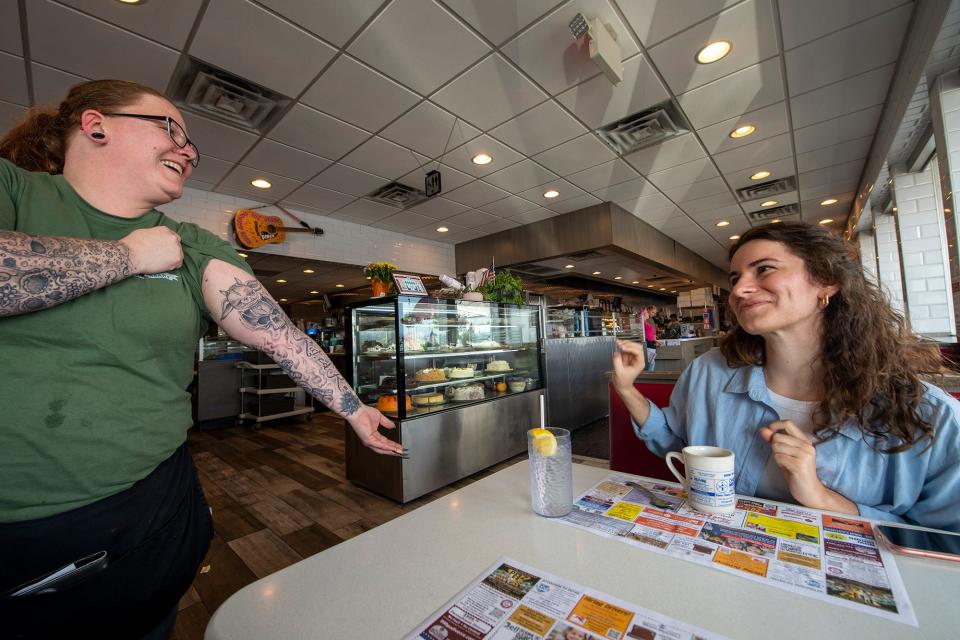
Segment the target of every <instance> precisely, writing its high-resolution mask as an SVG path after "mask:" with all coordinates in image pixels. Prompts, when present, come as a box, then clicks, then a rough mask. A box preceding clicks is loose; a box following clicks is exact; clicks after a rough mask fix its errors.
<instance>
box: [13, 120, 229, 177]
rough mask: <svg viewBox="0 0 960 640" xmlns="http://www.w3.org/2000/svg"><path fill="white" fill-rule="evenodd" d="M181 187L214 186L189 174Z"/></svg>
mask: <svg viewBox="0 0 960 640" xmlns="http://www.w3.org/2000/svg"><path fill="white" fill-rule="evenodd" d="M2 106H3V104H2V103H0V107H2ZM2 124H3V118H2V114H0V126H2ZM230 166H231V167H232V166H233V165H232V164H231V165H230ZM183 186H185V187H190V188H191V189H199V190H201V191H213V188H214V187H215V186H216V185H215V184H214V183H212V182H204V181H203V180H197V179H195V178H194V177H193V175H192V174H191V175H190V177H189V178H187V180H186V182H184V183H183Z"/></svg>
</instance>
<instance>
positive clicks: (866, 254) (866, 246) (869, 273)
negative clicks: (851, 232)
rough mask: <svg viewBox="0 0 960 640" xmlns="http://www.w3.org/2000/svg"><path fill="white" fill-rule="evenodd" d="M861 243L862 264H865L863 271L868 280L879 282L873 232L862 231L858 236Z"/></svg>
mask: <svg viewBox="0 0 960 640" xmlns="http://www.w3.org/2000/svg"><path fill="white" fill-rule="evenodd" d="M857 241H858V242H859V243H860V264H862V265H863V272H864V275H866V277H867V280H869V281H870V282H873V283H876V282H877V248H876V246H875V244H874V237H873V232H872V230H871V232H870V233H861V234H860V235H858V236H857Z"/></svg>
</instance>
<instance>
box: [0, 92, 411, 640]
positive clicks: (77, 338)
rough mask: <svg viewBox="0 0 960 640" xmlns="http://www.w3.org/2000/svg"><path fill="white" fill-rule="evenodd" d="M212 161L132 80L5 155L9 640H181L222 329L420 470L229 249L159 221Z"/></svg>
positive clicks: (56, 114) (2, 543)
mask: <svg viewBox="0 0 960 640" xmlns="http://www.w3.org/2000/svg"><path fill="white" fill-rule="evenodd" d="M198 159H199V158H198V151H197V148H196V146H195V145H194V144H193V143H192V142H191V141H190V139H189V138H188V137H187V132H186V129H185V127H184V124H183V117H182V116H181V115H180V113H179V112H178V111H177V109H176V108H175V107H174V106H173V105H172V104H171V103H170V102H169V101H168V100H166V99H165V98H164V97H163V95H162V94H160V93H158V92H156V91H154V90H153V89H150V88H149V87H145V86H142V85H138V84H135V83H131V82H123V81H117V80H100V81H94V82H86V83H83V84H79V85H77V86H75V87H73V88H72V89H71V90H70V92H69V94H68V95H67V97H66V99H65V100H64V101H63V102H62V103H61V104H60V105H59V107H58V108H55V109H53V110H51V111H45V110H35V111H32V112H31V113H30V114H28V116H27V119H26V121H25V122H24V123H22V124H21V125H19V126H18V127H16V128H15V129H13V130H11V131H10V132H9V133H8V134H7V135H6V137H5V138H4V139H3V140H2V142H0V351H2V353H3V355H4V361H5V362H7V363H9V365H10V367H12V368H11V369H10V371H9V372H8V373H9V375H8V376H7V377H6V379H5V380H4V383H3V384H2V385H0V404H2V406H3V420H2V427H0V487H2V489H0V620H3V633H4V637H8V638H17V637H43V638H47V637H102V638H107V637H109V638H114V637H119V638H138V637H142V636H145V635H147V634H149V636H150V637H156V638H160V637H166V636H169V634H170V629H171V628H172V626H173V621H174V619H175V617H176V606H177V603H178V601H179V599H180V597H181V595H182V594H183V593H184V592H185V591H186V590H187V588H188V587H189V586H190V583H191V581H192V580H193V577H194V574H195V573H196V569H197V567H198V566H199V563H200V562H201V560H202V559H203V557H204V555H205V553H206V551H207V548H208V547H209V545H210V540H211V538H212V534H213V530H212V525H211V520H210V512H209V510H208V508H207V504H206V502H205V500H204V496H203V491H202V489H201V488H200V485H199V483H198V481H197V475H196V471H195V469H194V466H193V462H192V460H191V458H190V454H189V452H188V451H187V448H186V444H185V440H186V434H187V430H188V429H189V428H190V426H191V424H192V420H191V415H190V394H189V393H188V392H186V391H185V389H186V388H187V387H188V385H189V383H190V380H191V378H192V375H193V357H194V350H195V348H196V345H197V341H198V339H199V337H200V336H201V335H202V334H203V333H204V330H205V328H206V326H207V317H208V316H209V317H211V318H212V319H213V320H215V321H216V322H217V323H219V324H220V326H221V327H223V329H224V330H225V331H226V332H227V333H228V334H230V336H232V337H233V338H234V339H236V340H239V341H241V342H244V343H245V344H247V345H250V346H253V347H256V348H258V349H260V350H262V351H264V352H266V353H267V354H268V355H270V357H272V358H273V359H274V360H275V361H276V362H277V363H278V364H279V365H280V366H281V367H282V368H283V369H284V371H285V372H286V373H287V374H288V375H289V376H290V377H291V378H293V379H294V380H296V382H297V383H298V384H300V385H301V386H302V387H304V388H305V389H306V390H307V391H309V392H310V393H311V394H312V395H313V396H315V397H316V398H317V399H319V400H320V401H321V402H323V403H324V404H325V405H327V406H329V407H330V408H331V409H333V410H334V411H336V412H337V413H338V414H340V415H341V416H343V417H344V418H345V419H346V420H347V422H348V423H349V424H350V425H351V426H352V427H353V429H354V430H355V431H356V432H357V434H358V436H359V437H360V439H361V441H363V443H364V444H365V445H366V446H368V447H370V448H371V449H373V450H374V451H376V452H378V453H382V454H389V455H401V454H402V448H401V446H400V445H399V444H397V443H395V442H392V441H390V440H389V439H387V438H386V437H384V436H383V435H382V434H381V433H379V432H378V427H380V426H383V427H387V428H391V427H393V423H391V422H390V421H389V420H387V419H386V418H385V417H383V416H382V415H381V414H380V413H379V412H378V411H377V410H376V409H373V408H372V407H367V406H364V405H362V404H361V403H360V401H359V400H358V398H357V396H356V395H355V394H354V392H353V391H352V389H351V388H350V386H349V385H348V384H347V383H346V382H345V381H344V380H343V378H342V377H341V376H340V375H339V374H338V373H337V371H336V369H335V368H334V367H333V365H332V364H331V363H330V360H329V359H327V357H326V356H325V355H323V353H322V351H321V349H320V348H319V347H318V346H317V345H316V344H315V343H314V342H313V341H312V340H310V339H309V338H308V337H307V336H305V335H304V334H303V333H302V332H301V331H300V330H298V329H297V328H296V327H295V326H294V325H293V324H292V323H291V321H290V320H289V318H287V317H286V316H285V315H284V314H283V312H282V311H281V310H280V307H279V306H278V305H277V303H276V302H275V301H274V300H273V298H272V297H271V296H270V294H268V293H267V291H266V290H265V289H264V288H263V287H262V286H261V285H260V283H259V282H258V281H257V280H256V278H254V277H253V276H252V273H251V270H250V268H249V267H248V266H247V265H246V263H245V262H244V261H243V260H241V259H240V258H239V256H238V255H237V252H236V251H235V250H234V249H233V248H232V247H231V246H230V245H229V244H227V243H226V242H225V241H223V240H221V239H219V238H217V237H216V236H214V235H213V234H211V233H209V232H207V231H204V230H203V229H200V228H199V227H197V226H196V225H192V224H183V223H178V222H176V221H174V220H171V219H170V218H168V217H167V216H165V215H164V214H163V213H161V212H159V211H157V209H156V207H158V206H161V205H163V204H166V203H168V202H171V201H172V200H175V199H177V198H179V197H180V196H181V195H182V191H183V183H184V181H185V180H186V179H187V178H189V177H190V174H191V171H192V170H193V168H194V167H196V166H197V163H198ZM18 165H19V166H18ZM85 558H87V559H88V560H89V561H84V562H78V561H81V560H82V559H85ZM81 567H82V569H81ZM61 568H66V573H65V574H63V575H61V576H60V578H58V579H57V580H54V581H53V582H51V583H46V587H47V588H50V589H52V590H53V591H52V592H49V593H43V594H39V595H37V594H35V595H17V596H14V595H13V594H14V593H18V592H21V593H22V591H23V589H27V591H29V589H30V588H31V587H35V586H36V585H38V584H39V580H40V579H41V578H42V577H43V576H45V575H46V574H50V573H51V572H55V571H57V570H58V569H61ZM71 581H72V582H71Z"/></svg>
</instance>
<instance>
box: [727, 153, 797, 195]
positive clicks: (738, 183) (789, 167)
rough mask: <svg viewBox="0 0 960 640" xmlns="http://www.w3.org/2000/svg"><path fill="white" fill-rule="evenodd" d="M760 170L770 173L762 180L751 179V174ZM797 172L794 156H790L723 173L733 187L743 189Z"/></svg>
mask: <svg viewBox="0 0 960 640" xmlns="http://www.w3.org/2000/svg"><path fill="white" fill-rule="evenodd" d="M758 171H769V172H770V175H769V176H768V177H766V178H763V179H762V180H751V179H750V176H752V175H754V174H755V173H757V172H758ZM795 173H796V167H795V166H794V164H793V156H789V157H786V158H783V159H781V160H777V161H775V162H758V163H757V164H755V165H752V166H749V167H745V168H743V169H738V170H736V171H725V172H724V174H723V175H724V177H725V178H726V179H727V182H729V183H730V186H731V187H733V188H734V189H741V188H743V187H747V186H750V185H754V184H757V183H762V182H769V181H771V180H779V179H781V178H786V177H787V176H792V175H794V174H795Z"/></svg>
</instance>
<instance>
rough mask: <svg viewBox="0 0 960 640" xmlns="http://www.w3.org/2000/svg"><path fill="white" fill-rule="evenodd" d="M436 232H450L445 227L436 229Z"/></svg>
mask: <svg viewBox="0 0 960 640" xmlns="http://www.w3.org/2000/svg"><path fill="white" fill-rule="evenodd" d="M437 231H439V232H440V233H446V232H447V231H450V229H447V228H446V227H437Z"/></svg>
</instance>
